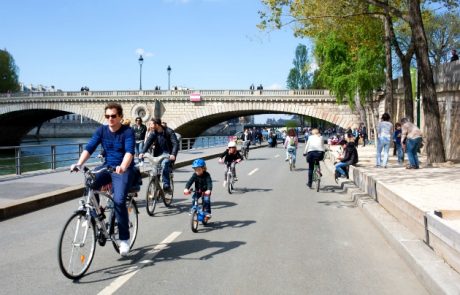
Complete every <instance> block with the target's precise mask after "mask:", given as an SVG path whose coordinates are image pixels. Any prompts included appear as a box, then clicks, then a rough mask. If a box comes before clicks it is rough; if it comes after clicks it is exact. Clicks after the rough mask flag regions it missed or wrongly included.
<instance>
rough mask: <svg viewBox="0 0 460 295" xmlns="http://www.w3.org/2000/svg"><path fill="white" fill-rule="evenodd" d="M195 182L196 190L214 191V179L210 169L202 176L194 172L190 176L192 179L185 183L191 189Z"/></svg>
mask: <svg viewBox="0 0 460 295" xmlns="http://www.w3.org/2000/svg"><path fill="white" fill-rule="evenodd" d="M193 183H195V191H202V192H205V191H207V190H210V191H212V179H211V175H210V174H209V173H208V171H205V172H204V173H203V174H202V175H201V176H198V175H197V174H196V173H193V175H192V177H190V179H189V180H188V181H187V183H186V184H185V188H186V189H190V187H191V186H192V184H193Z"/></svg>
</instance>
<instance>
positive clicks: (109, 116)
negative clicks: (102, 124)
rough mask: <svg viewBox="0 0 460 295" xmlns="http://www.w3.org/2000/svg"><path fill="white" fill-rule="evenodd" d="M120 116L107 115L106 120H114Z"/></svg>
mask: <svg viewBox="0 0 460 295" xmlns="http://www.w3.org/2000/svg"><path fill="white" fill-rule="evenodd" d="M117 116H118V115H105V118H106V119H108V118H112V119H115V118H116V117H117Z"/></svg>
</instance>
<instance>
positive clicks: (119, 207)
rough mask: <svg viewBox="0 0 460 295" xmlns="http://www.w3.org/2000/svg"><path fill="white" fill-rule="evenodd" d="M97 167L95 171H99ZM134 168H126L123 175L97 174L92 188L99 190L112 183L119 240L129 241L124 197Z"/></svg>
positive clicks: (130, 182) (105, 172)
mask: <svg viewBox="0 0 460 295" xmlns="http://www.w3.org/2000/svg"><path fill="white" fill-rule="evenodd" d="M101 167H103V166H99V167H98V168H96V169H100V168H101ZM133 169H134V168H128V169H127V170H126V171H125V173H122V174H117V173H115V172H114V173H109V172H107V171H104V172H101V173H99V174H97V176H96V181H95V182H94V185H93V188H94V189H99V188H100V187H102V186H103V185H106V184H109V183H112V193H113V202H114V208H115V217H116V219H117V221H118V231H119V239H120V240H129V217H128V208H127V207H126V197H127V195H128V190H129V188H130V187H131V184H132V179H133V175H134V171H133Z"/></svg>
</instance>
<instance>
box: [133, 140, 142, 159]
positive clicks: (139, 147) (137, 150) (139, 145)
mask: <svg viewBox="0 0 460 295" xmlns="http://www.w3.org/2000/svg"><path fill="white" fill-rule="evenodd" d="M134 148H135V153H136V156H138V155H139V154H140V153H141V152H142V149H143V148H144V141H141V142H138V141H137V140H136V145H135V146H134Z"/></svg>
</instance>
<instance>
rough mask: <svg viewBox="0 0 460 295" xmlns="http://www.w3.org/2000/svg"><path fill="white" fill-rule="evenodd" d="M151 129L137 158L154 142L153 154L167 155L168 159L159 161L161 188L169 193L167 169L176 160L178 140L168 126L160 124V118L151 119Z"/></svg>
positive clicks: (142, 155)
mask: <svg viewBox="0 0 460 295" xmlns="http://www.w3.org/2000/svg"><path fill="white" fill-rule="evenodd" d="M152 123H153V131H152V132H150V134H149V137H148V138H147V141H146V142H145V144H144V149H143V150H142V152H141V154H139V159H142V158H143V157H144V154H145V153H146V152H147V151H148V150H149V149H150V147H151V146H152V144H155V148H154V150H153V156H154V157H158V156H161V155H168V156H169V157H168V159H166V160H164V161H163V162H162V163H161V168H162V177H161V178H162V180H163V190H164V191H165V192H166V193H168V194H170V193H171V183H170V181H169V173H170V172H169V171H170V169H171V167H170V166H171V163H172V162H174V161H175V160H176V157H177V152H178V151H179V141H178V140H177V137H176V133H175V132H174V130H172V129H171V128H169V127H165V126H162V125H161V119H152Z"/></svg>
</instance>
